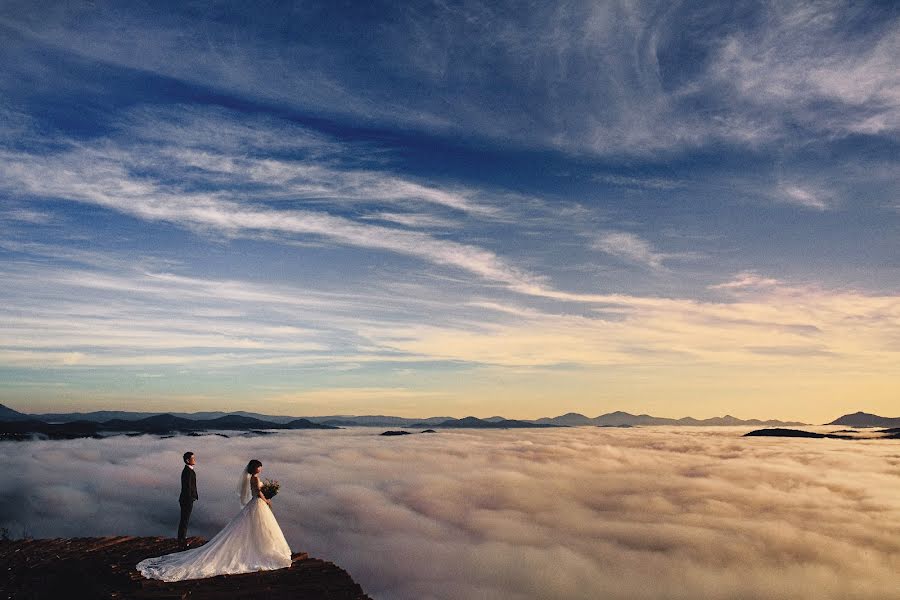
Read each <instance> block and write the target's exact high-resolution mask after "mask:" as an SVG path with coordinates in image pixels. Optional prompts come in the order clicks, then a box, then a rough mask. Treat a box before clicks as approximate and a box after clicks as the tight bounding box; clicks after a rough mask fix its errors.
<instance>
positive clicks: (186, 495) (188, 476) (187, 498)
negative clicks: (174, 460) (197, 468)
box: [178, 465, 199, 502]
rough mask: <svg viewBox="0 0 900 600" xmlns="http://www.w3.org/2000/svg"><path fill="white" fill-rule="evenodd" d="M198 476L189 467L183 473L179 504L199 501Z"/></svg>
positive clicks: (185, 467)
mask: <svg viewBox="0 0 900 600" xmlns="http://www.w3.org/2000/svg"><path fill="white" fill-rule="evenodd" d="M198 498H199V496H197V474H196V473H194V470H193V469H192V468H190V467H189V466H187V465H184V469H182V471H181V495H180V496H178V501H179V502H193V501H194V500H197V499H198Z"/></svg>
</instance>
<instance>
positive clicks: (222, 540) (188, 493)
mask: <svg viewBox="0 0 900 600" xmlns="http://www.w3.org/2000/svg"><path fill="white" fill-rule="evenodd" d="M183 458H184V469H183V470H182V471H181V495H180V496H179V498H178V503H179V504H180V505H181V519H180V521H179V523H178V546H179V549H180V552H175V553H173V554H166V555H165V556H158V557H155V558H148V559H146V560H142V561H141V562H139V563H138V564H137V570H138V571H140V572H141V574H142V575H143V576H144V577H147V578H150V579H162V580H163V581H181V580H184V579H201V578H204V577H214V576H216V575H231V574H235V573H250V572H253V571H268V570H272V569H282V568H284V567H289V566H291V549H290V547H289V546H288V544H287V541H286V540H285V539H284V534H283V533H282V532H281V527H279V526H278V521H276V520H275V515H274V514H273V513H272V509H271V506H272V501H271V500H269V499H268V498H266V497H265V496H264V495H263V493H262V490H261V489H260V488H261V486H260V482H259V473H260V471H262V463H261V462H260V461H258V460H256V459H253V460H251V461H250V462H249V463H247V467H246V468H245V469H244V470H243V471H242V472H241V477H240V481H239V483H238V494H239V495H240V499H241V505H242V506H243V508H242V509H241V512H239V513H238V514H237V516H236V517H234V518H233V519H232V520H231V522H230V523H228V525H226V526H225V527H224V528H223V529H222V531H220V532H219V533H217V534H216V535H215V537H213V538H212V539H211V540H209V541H208V542H207V543H206V544H204V545H202V546H199V547H197V548H191V549H188V547H187V539H186V538H187V526H188V521H189V520H190V518H191V512H192V510H193V508H194V502H195V501H196V500H198V499H199V494H197V475H196V473H195V472H194V465H195V464H196V463H197V458H196V456H195V455H194V453H193V452H185V453H184V457H183Z"/></svg>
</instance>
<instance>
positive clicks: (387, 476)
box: [0, 428, 900, 600]
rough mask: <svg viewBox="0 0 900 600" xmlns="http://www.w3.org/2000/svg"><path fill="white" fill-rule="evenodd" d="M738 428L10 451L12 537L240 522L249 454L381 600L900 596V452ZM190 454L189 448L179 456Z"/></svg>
mask: <svg viewBox="0 0 900 600" xmlns="http://www.w3.org/2000/svg"><path fill="white" fill-rule="evenodd" d="M742 432H743V431H742V430H735V429H728V428H723V429H702V430H698V429H694V428H681V429H667V428H653V429H646V428H642V429H634V430H603V429H597V428H576V429H565V430H553V431H532V432H524V431H496V432H441V433H439V434H436V435H415V436H406V437H403V438H382V437H380V436H378V435H377V432H376V431H373V430H344V431H335V432H290V433H279V434H276V435H273V436H267V437H257V438H231V439H223V438H221V437H217V436H207V437H200V438H170V439H157V438H149V437H139V438H124V437H119V438H112V439H106V440H102V441H97V440H75V441H65V442H24V443H4V444H2V445H0V459H2V462H3V464H6V465H7V472H8V473H9V476H8V477H7V478H5V480H4V485H3V488H2V503H0V506H2V507H3V508H2V512H0V526H2V527H5V528H8V529H9V530H10V531H11V532H12V533H13V534H14V535H22V534H23V533H27V534H29V535H32V536H35V537H48V536H54V537H56V536H62V537H65V536H91V535H115V534H131V535H166V536H168V535H172V534H173V533H174V525H175V523H176V521H177V506H176V498H177V476H178V471H179V469H180V466H179V465H180V455H181V453H182V452H183V451H184V450H185V449H188V448H187V446H190V449H191V450H193V451H194V452H196V453H197V455H198V459H199V460H198V467H197V469H198V480H199V488H200V502H199V503H198V504H197V505H196V506H195V510H194V517H193V521H192V527H191V533H193V534H197V535H202V536H206V537H209V536H211V535H213V534H214V533H215V532H216V531H217V530H218V529H219V528H221V527H222V526H223V525H224V524H225V523H226V522H227V521H228V520H229V519H230V518H231V517H232V516H233V515H234V514H236V512H237V510H238V506H237V499H236V497H235V487H236V482H237V478H238V474H239V472H240V469H241V468H242V467H243V466H244V465H245V464H246V462H247V460H249V458H259V459H261V460H262V461H263V463H264V475H268V476H271V477H275V478H278V479H279V480H280V481H281V482H282V493H281V494H280V495H279V496H278V497H277V498H276V502H275V511H276V516H277V517H278V520H279V523H280V524H281V526H282V528H283V529H284V531H285V534H286V537H287V538H288V541H289V543H290V544H291V546H292V548H293V549H294V550H295V551H297V550H303V551H309V552H310V553H311V554H312V555H313V556H317V557H320V558H324V559H327V560H332V561H335V562H336V563H338V564H339V565H340V566H342V567H344V568H346V569H348V570H349V572H350V573H351V574H352V575H353V576H354V578H355V579H356V580H357V581H358V582H360V583H361V584H362V586H363V588H364V589H365V590H366V591H367V592H368V593H370V594H371V595H372V596H373V597H374V598H378V599H381V600H388V599H404V600H406V599H410V600H412V599H418V598H426V597H427V598H436V599H448V600H450V599H456V598H467V599H479V598H481V599H488V598H509V599H517V600H524V599H526V598H542V599H554V598H559V599H563V598H565V599H575V598H584V599H594V598H598V597H604V598H610V599H625V598H629V599H647V600H650V599H656V598H685V599H688V598H710V599H725V598H735V597H741V598H747V599H754V600H764V599H766V600H768V599H772V600H774V599H777V598H786V597H790V598H797V599H803V600H805V599H809V600H813V599H816V600H819V599H830V598H834V599H837V598H842V599H843V598H851V599H852V598H858V599H873V598H879V599H882V600H887V599H889V598H900V592H898V590H897V588H896V585H895V584H896V573H897V572H898V570H900V542H898V540H900V501H898V498H900V477H898V475H900V444H898V442H895V441H872V442H862V441H855V442H845V441H842V440H790V439H770V438H768V439H767V438H754V439H748V438H741V437H740V433H742ZM186 445H187V446H186Z"/></svg>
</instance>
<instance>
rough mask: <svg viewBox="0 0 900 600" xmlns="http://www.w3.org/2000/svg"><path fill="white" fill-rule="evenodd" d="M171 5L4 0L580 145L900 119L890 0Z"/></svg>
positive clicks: (831, 128) (307, 105)
mask: <svg viewBox="0 0 900 600" xmlns="http://www.w3.org/2000/svg"><path fill="white" fill-rule="evenodd" d="M171 8H172V9H171V10H170V11H167V12H166V14H165V15H164V18H163V17H162V16H160V18H156V19H154V18H152V16H151V15H148V14H144V13H141V12H139V11H127V10H123V11H121V13H117V15H116V18H115V19H110V18H109V17H108V15H106V14H104V13H103V12H102V11H92V10H91V9H89V8H87V7H85V8H82V9H78V10H75V9H73V10H70V11H58V10H53V9H52V7H47V8H46V10H24V9H22V7H20V6H17V5H16V4H15V3H12V4H9V7H8V9H7V10H6V11H5V12H4V13H3V14H0V19H2V23H3V24H4V26H5V27H7V28H10V29H11V30H12V31H15V32H16V33H17V35H18V36H24V37H25V38H26V39H28V40H30V41H31V43H35V44H43V45H46V46H48V47H51V48H54V49H56V50H57V51H63V52H68V53H71V54H73V55H75V56H77V57H79V59H81V60H95V61H103V62H104V63H106V64H114V65H118V66H121V67H126V68H129V69H138V70H142V71H144V72H149V73H155V74H158V75H162V76H165V77H171V78H174V79H176V80H180V81H186V82H190V83H193V84H196V85H203V86H207V87H209V88H212V89H215V90H218V91H221V92H224V93H229V94H233V95H235V96H238V97H242V98H245V99H251V100H254V101H262V102H267V103H275V104H278V105H282V106H287V107H290V108H292V109H299V110H303V111H307V112H310V113H313V114H319V115H321V114H325V115H330V116H335V117H337V118H344V119H352V120H356V121H361V122H367V123H370V124H390V125H393V126H399V127H402V128H413V129H418V130H421V131H426V132H429V133H439V134H454V135H458V134H463V135H465V136H474V137H478V138H482V139H491V140H506V141H507V143H513V144H519V145H527V146H539V147H545V148H546V147H554V148H564V149H566V150H571V151H575V152H591V153H596V154H601V155H620V154H626V155H654V154H669V153H673V152H675V153H678V152H681V151H684V150H689V149H695V148H703V147H708V146H710V145H716V144H727V145H734V146H741V147H758V146H760V145H767V144H772V143H779V142H783V141H784V140H785V139H786V138H788V137H789V136H796V135H798V133H800V134H801V135H802V136H803V137H809V136H811V135H818V134H821V133H824V134H825V135H846V134H847V133H854V132H855V133H864V134H869V135H895V134H896V132H897V128H898V112H897V106H898V101H897V100H898V80H897V77H896V74H895V71H896V69H894V68H893V66H894V65H893V60H892V57H893V56H895V55H896V54H897V44H898V39H900V38H898V35H900V33H898V31H900V29H898V26H897V15H896V14H895V13H893V12H892V11H890V10H889V9H887V8H885V7H878V6H873V7H872V8H871V12H872V14H873V16H872V17H870V18H866V15H865V14H861V13H866V12H869V11H868V9H863V8H858V7H856V6H855V5H853V4H852V3H845V2H834V3H827V4H819V5H807V4H794V5H782V4H779V3H762V4H760V5H754V6H747V7H746V8H745V9H744V10H741V9H739V8H733V7H729V6H724V5H723V6H718V7H700V6H695V5H679V6H671V5H665V6H659V5H657V4H655V3H648V4H637V5H635V4H628V3H621V2H617V1H609V2H599V3H597V2H587V1H578V2H570V3H566V4H564V5H547V6H541V7H537V6H532V7H531V9H530V10H527V11H522V10H518V9H517V8H516V7H515V6H514V5H511V4H509V3H505V2H503V3H492V4H490V5H488V4H483V3H468V4H465V5H461V6H448V5H446V4H442V3H433V4H429V3H424V4H422V5H420V6H417V7H414V8H410V7H405V8H401V7H393V6H384V7H383V10H382V11H377V13H376V14H375V15H372V16H370V17H369V18H361V19H343V20H341V21H340V27H341V28H343V31H344V32H361V31H366V30H371V29H373V28H377V29H379V30H380V31H382V32H383V35H380V36H377V37H375V38H372V37H366V36H362V35H356V36H354V40H355V43H354V44H341V43H340V42H339V41H337V40H340V39H343V38H342V36H341V35H333V36H332V37H333V38H334V41H331V40H330V37H329V36H327V35H323V36H321V37H319V36H316V37H315V39H313V40H308V39H306V38H307V37H308V36H300V35H297V34H298V33H299V32H308V31H310V30H313V29H314V28H323V30H324V32H328V31H330V28H332V27H337V25H336V23H332V22H327V21H326V22H324V23H323V22H321V21H317V20H316V18H317V17H319V16H320V15H318V14H317V13H315V11H313V12H312V13H301V14H296V13H295V14H292V19H291V21H290V24H289V25H288V26H287V27H288V30H287V31H284V30H283V29H282V30H275V29H274V28H272V27H269V26H268V25H269V21H270V20H271V19H279V17H278V16H277V14H274V13H273V14H271V15H269V14H266V15H263V14H261V13H259V12H256V13H254V15H253V17H254V18H249V15H248V18H245V19H238V20H237V22H240V23H241V24H242V27H240V28H238V27H235V25H234V24H233V23H231V22H220V21H213V20H207V19H202V26H199V25H198V23H197V22H196V21H197V17H196V15H195V14H193V13H190V14H189V13H187V12H186V11H183V10H180V7H171ZM879 17H880V18H879ZM201 32H202V33H201ZM333 33H336V32H333ZM350 35H352V33H351V34H350ZM847 38H851V39H852V43H845V40H847ZM299 39H304V42H303V43H300V42H298V41H297V40H299ZM261 40H265V42H264V43H262V44H261V43H260V41H261ZM323 48H325V49H327V50H328V51H327V52H322V51H321V50H322V49H323ZM623 49H628V50H627V51H622V50H623ZM323 56H326V57H327V59H323ZM371 56H376V57H378V60H376V61H371V60H366V59H367V58H368V57H371ZM685 56H689V57H690V60H680V59H681V58H682V57H685ZM597 57H601V58H600V59H598V58H597ZM22 62H25V61H22ZM362 63H365V64H366V68H365V69H360V68H359V65H360V64H362ZM829 103H831V104H832V105H831V106H829ZM835 103H836V104H837V105H838V106H839V110H835V109H834V106H833V105H834V104H835ZM785 108H787V110H785ZM797 125H800V126H801V127H802V128H803V129H804V130H805V131H804V132H797V131H796V126H797Z"/></svg>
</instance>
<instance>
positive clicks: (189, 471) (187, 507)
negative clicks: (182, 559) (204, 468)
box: [178, 452, 199, 550]
mask: <svg viewBox="0 0 900 600" xmlns="http://www.w3.org/2000/svg"><path fill="white" fill-rule="evenodd" d="M183 458H184V469H182V470H181V495H180V496H178V504H180V505H181V520H180V521H178V547H179V548H180V549H181V550H184V549H186V548H187V527H188V521H189V520H190V519H191V511H192V510H194V501H195V500H197V499H199V496H197V474H196V473H194V465H195V464H197V459H196V458H195V457H194V453H193V452H185V453H184V456H183Z"/></svg>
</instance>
